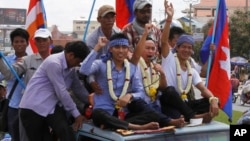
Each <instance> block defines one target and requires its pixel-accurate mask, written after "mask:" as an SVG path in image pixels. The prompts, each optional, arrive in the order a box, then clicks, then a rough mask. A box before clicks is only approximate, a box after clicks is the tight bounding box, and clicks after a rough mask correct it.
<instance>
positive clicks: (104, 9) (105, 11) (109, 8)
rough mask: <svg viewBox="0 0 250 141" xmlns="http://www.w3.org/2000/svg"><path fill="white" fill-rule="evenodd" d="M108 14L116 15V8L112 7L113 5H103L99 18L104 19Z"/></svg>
mask: <svg viewBox="0 0 250 141" xmlns="http://www.w3.org/2000/svg"><path fill="white" fill-rule="evenodd" d="M108 13H114V14H115V9H114V7H113V6H111V5H103V6H101V7H100V8H99V10H98V17H104V16H105V15H106V14H108Z"/></svg>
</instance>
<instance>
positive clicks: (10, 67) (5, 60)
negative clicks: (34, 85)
mask: <svg viewBox="0 0 250 141" xmlns="http://www.w3.org/2000/svg"><path fill="white" fill-rule="evenodd" d="M0 57H1V58H2V59H3V60H4V62H5V64H6V65H7V66H8V67H9V69H10V71H11V72H12V74H13V75H14V76H15V77H16V79H17V80H18V82H19V83H20V85H21V86H22V87H23V88H24V89H25V84H24V83H23V81H22V80H21V79H20V77H19V76H18V74H17V72H16V71H15V70H14V69H13V67H12V66H11V65H10V63H9V62H8V61H7V59H6V58H5V56H4V54H3V53H2V52H0Z"/></svg>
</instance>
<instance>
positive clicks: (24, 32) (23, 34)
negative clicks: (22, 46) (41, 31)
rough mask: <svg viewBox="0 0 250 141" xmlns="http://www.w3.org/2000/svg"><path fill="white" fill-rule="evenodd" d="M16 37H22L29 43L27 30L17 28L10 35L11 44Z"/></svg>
mask: <svg viewBox="0 0 250 141" xmlns="http://www.w3.org/2000/svg"><path fill="white" fill-rule="evenodd" d="M16 36H21V37H22V38H24V39H25V40H26V42H27V43H28V42H29V38H30V35H29V32H28V31H27V30H25V29H22V28H16V29H14V30H13V31H12V32H11V33H10V41H11V43H13V40H14V38H15V37H16Z"/></svg>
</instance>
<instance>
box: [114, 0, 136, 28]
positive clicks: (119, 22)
mask: <svg viewBox="0 0 250 141" xmlns="http://www.w3.org/2000/svg"><path fill="white" fill-rule="evenodd" d="M134 2H135V0H116V26H117V27H119V28H122V27H123V26H124V25H126V24H127V23H129V22H131V21H132V20H133V18H134V11H133V5H134Z"/></svg>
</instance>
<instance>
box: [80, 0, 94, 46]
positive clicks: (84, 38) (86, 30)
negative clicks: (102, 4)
mask: <svg viewBox="0 0 250 141" xmlns="http://www.w3.org/2000/svg"><path fill="white" fill-rule="evenodd" d="M95 1H96V0H93V3H92V7H91V10H90V13H89V18H88V22H87V26H86V29H85V31H84V35H83V41H84V42H85V41H86V36H87V32H88V29H89V24H90V19H91V16H92V13H93V9H94V6H95Z"/></svg>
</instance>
